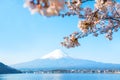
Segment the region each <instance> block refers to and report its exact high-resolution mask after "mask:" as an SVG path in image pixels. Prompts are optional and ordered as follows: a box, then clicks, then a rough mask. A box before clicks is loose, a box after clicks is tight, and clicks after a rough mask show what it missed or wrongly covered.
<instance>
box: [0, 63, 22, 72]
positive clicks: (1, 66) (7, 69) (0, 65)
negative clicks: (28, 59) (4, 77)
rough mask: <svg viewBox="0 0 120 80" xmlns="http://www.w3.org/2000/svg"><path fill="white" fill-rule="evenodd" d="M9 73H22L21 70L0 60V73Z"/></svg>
mask: <svg viewBox="0 0 120 80" xmlns="http://www.w3.org/2000/svg"><path fill="white" fill-rule="evenodd" d="M8 73H21V71H18V70H16V69H13V68H11V67H9V66H7V65H5V64H3V63H1V62H0V74H8Z"/></svg>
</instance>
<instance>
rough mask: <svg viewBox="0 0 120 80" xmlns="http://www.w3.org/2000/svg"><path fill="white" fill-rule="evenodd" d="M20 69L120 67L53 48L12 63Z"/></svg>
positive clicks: (119, 66) (119, 67)
mask: <svg viewBox="0 0 120 80" xmlns="http://www.w3.org/2000/svg"><path fill="white" fill-rule="evenodd" d="M12 67H14V68H17V69H20V70H47V69H49V70H53V69H120V65H119V64H108V63H101V62H95V61H90V60H82V59H74V58H71V57H70V56H68V55H67V54H65V53H64V52H62V51H61V50H55V51H53V52H51V53H49V54H47V55H45V56H43V57H42V58H40V59H36V60H33V61H30V62H25V63H21V64H16V65H12Z"/></svg>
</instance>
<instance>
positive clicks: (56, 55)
mask: <svg viewBox="0 0 120 80" xmlns="http://www.w3.org/2000/svg"><path fill="white" fill-rule="evenodd" d="M66 57H68V55H67V54H65V53H63V52H62V51H61V50H60V49H56V50H54V51H53V52H51V53H49V54H47V55H45V56H43V57H41V59H60V58H66Z"/></svg>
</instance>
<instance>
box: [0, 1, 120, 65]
mask: <svg viewBox="0 0 120 80" xmlns="http://www.w3.org/2000/svg"><path fill="white" fill-rule="evenodd" d="M23 3H24V1H23V0H12V1H11V0H0V62H3V63H6V64H9V65H11V64H15V63H20V62H26V61H30V60H33V59H37V58H40V57H41V56H43V55H45V54H47V53H49V52H51V51H53V50H55V49H61V50H63V51H64V52H66V53H67V54H68V55H70V56H71V57H75V58H81V59H88V60H95V61H100V62H108V63H120V36H119V34H120V31H119V32H117V33H114V35H113V37H114V39H113V40H112V41H108V40H107V39H105V38H104V35H100V36H99V37H97V38H95V37H93V36H92V35H90V36H88V37H86V38H84V39H81V40H79V41H80V43H81V46H80V47H77V48H73V49H66V48H64V47H61V46H60V42H61V41H62V40H63V37H64V36H66V35H69V34H70V33H72V32H73V31H79V29H78V28H77V23H78V18H77V17H65V18H61V17H50V18H46V17H43V16H40V15H39V14H35V15H31V14H30V12H29V11H28V9H25V8H23Z"/></svg>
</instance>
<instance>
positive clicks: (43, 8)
mask: <svg viewBox="0 0 120 80" xmlns="http://www.w3.org/2000/svg"><path fill="white" fill-rule="evenodd" d="M24 7H25V8H29V10H30V12H31V14H34V13H39V14H41V15H44V16H54V15H59V12H60V10H62V9H63V8H64V0H26V1H25V4H24Z"/></svg>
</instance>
